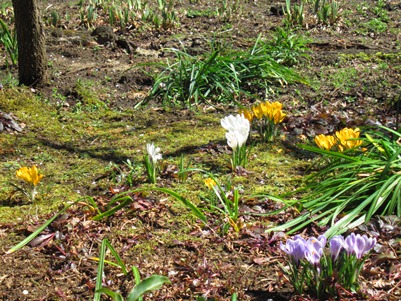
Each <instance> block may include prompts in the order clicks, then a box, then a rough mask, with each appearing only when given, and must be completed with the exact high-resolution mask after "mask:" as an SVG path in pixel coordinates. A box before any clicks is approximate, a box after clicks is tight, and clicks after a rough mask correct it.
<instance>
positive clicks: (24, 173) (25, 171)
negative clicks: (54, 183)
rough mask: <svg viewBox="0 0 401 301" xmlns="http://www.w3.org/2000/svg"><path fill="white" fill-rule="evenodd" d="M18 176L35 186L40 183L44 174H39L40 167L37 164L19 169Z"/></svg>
mask: <svg viewBox="0 0 401 301" xmlns="http://www.w3.org/2000/svg"><path fill="white" fill-rule="evenodd" d="M16 176H17V178H20V179H22V180H24V181H25V182H27V183H29V184H33V185H34V186H36V185H38V184H39V182H40V180H42V178H43V175H40V174H39V172H38V168H37V167H36V166H35V165H34V166H32V167H26V166H24V167H21V168H20V169H18V170H17V172H16Z"/></svg>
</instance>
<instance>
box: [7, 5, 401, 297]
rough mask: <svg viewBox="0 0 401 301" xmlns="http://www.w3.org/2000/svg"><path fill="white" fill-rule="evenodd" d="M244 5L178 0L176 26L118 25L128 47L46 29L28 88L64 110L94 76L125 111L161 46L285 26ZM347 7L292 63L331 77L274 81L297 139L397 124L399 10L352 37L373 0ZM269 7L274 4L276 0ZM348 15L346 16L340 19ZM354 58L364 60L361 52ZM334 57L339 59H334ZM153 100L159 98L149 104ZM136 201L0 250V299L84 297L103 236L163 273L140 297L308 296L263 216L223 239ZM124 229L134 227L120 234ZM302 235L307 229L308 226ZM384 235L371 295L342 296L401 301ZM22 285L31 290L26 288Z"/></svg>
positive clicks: (113, 272) (71, 218) (124, 287)
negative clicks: (224, 12)
mask: <svg viewBox="0 0 401 301" xmlns="http://www.w3.org/2000/svg"><path fill="white" fill-rule="evenodd" d="M244 2H245V3H244V4H243V6H242V7H243V9H242V12H241V14H239V15H238V17H236V15H234V16H233V17H232V20H230V22H227V21H222V20H220V19H218V18H217V17H215V16H214V17H213V16H212V17H211V16H196V17H191V18H190V17H188V16H187V14H185V13H184V12H185V11H187V12H188V11H190V10H192V11H194V10H198V11H207V10H208V9H210V8H214V7H215V5H213V4H211V3H206V2H205V1H202V0H201V1H194V3H193V4H190V3H188V1H181V2H180V4H177V9H178V10H179V11H180V12H182V13H181V14H180V18H179V20H180V25H179V26H177V27H173V28H171V29H168V30H143V29H141V28H140V26H138V27H136V28H133V29H130V30H125V29H124V30H121V29H116V31H115V34H116V35H117V36H119V37H123V38H124V39H125V41H126V42H127V43H128V45H130V46H129V47H128V46H127V47H128V48H126V49H124V48H123V47H122V46H121V45H120V46H119V45H117V44H116V43H110V44H105V45H102V44H98V43H97V42H96V41H95V39H94V37H93V36H91V35H90V34H91V31H92V30H87V29H85V28H83V27H78V26H76V25H75V24H73V22H70V23H69V24H67V25H66V26H65V27H62V26H61V27H59V28H54V27H50V26H47V27H46V35H47V51H48V57H49V62H50V65H49V72H50V74H51V77H52V81H51V83H50V84H49V86H48V87H44V88H42V89H38V90H36V91H35V93H38V95H41V96H42V97H44V98H47V99H48V100H49V101H50V102H54V103H55V104H56V103H57V102H58V101H60V99H59V98H60V96H63V97H65V99H66V104H64V105H65V106H66V107H73V105H74V104H75V103H77V102H79V101H80V99H79V93H78V92H77V85H76V84H77V79H81V80H83V81H84V80H90V81H92V82H96V83H97V85H98V86H97V87H99V91H100V92H99V94H98V96H99V98H100V100H102V101H104V102H106V103H107V104H108V105H109V106H110V107H113V108H121V109H124V108H132V107H134V106H135V105H136V104H137V103H139V102H140V101H142V100H143V99H144V97H145V96H146V95H147V92H148V91H149V89H150V87H151V85H152V78H151V77H150V76H149V75H148V74H146V72H145V71H149V70H150V67H147V66H143V67H141V68H138V66H139V65H140V64H142V63H144V62H156V61H160V60H162V59H164V58H165V56H166V53H165V52H164V51H163V48H166V47H181V44H183V45H184V46H185V47H187V48H188V51H190V52H191V53H202V52H203V51H205V49H207V48H208V45H209V39H210V38H211V36H212V33H213V32H219V31H224V30H223V28H230V29H229V34H227V36H229V37H230V41H231V42H232V43H233V45H234V46H235V47H239V48H241V47H249V46H251V44H252V42H249V41H252V39H254V38H256V37H257V36H258V35H259V34H260V33H264V34H266V35H268V34H269V33H271V32H272V31H273V30H274V29H275V28H276V27H277V26H280V25H281V24H282V21H283V16H281V15H274V14H272V13H271V7H277V2H275V3H273V2H272V1H244ZM347 2H348V3H347V4H344V6H343V10H344V11H345V10H347V9H348V10H351V11H352V12H353V13H352V14H354V15H352V14H351V15H352V18H351V15H349V16H348V17H345V16H344V17H343V18H342V21H341V22H339V23H338V25H336V26H333V27H322V26H320V25H316V24H314V22H313V21H312V20H310V23H309V28H308V29H304V32H305V34H308V35H310V37H311V38H312V39H313V43H312V44H311V45H310V47H311V50H312V51H311V54H310V55H311V59H310V60H307V61H306V60H305V61H303V62H302V63H301V64H299V65H297V66H296V67H295V68H296V69H297V70H299V71H300V72H302V74H305V75H306V76H308V77H310V78H313V79H315V80H316V81H317V80H318V79H320V78H321V77H328V78H329V79H331V81H325V82H323V83H321V84H319V85H318V86H313V85H312V86H307V85H301V84H298V85H291V86H287V87H283V88H281V89H280V90H279V91H278V92H277V93H276V94H275V95H273V96H272V98H273V99H279V100H281V101H283V102H284V103H285V106H286V109H287V110H288V111H290V112H291V114H289V115H291V116H293V117H291V118H289V119H288V120H287V122H286V127H287V131H288V133H289V134H291V135H294V137H295V138H296V139H298V138H299V139H302V135H304V136H308V137H313V136H314V135H315V134H320V133H327V132H329V131H331V130H332V129H334V128H337V127H339V126H343V125H345V124H347V125H356V126H360V125H366V124H372V123H377V122H380V123H381V124H384V125H391V124H393V125H394V123H395V113H394V103H395V102H396V100H397V97H398V95H399V93H400V90H399V83H400V67H401V58H400V57H401V56H400V51H401V50H400V42H401V40H400V39H401V8H400V6H399V5H397V4H396V3H395V4H394V3H392V2H391V1H388V6H387V7H386V8H384V10H385V11H386V12H387V13H388V14H389V17H390V21H389V23H388V24H389V29H388V30H387V31H385V32H383V33H380V34H377V33H374V32H370V31H369V30H368V31H367V32H366V33H358V31H357V30H358V28H360V27H359V25H360V24H362V23H364V22H368V21H369V20H371V19H372V18H374V15H373V13H372V12H371V11H370V10H369V8H371V7H373V6H375V5H376V1H371V0H369V1H365V2H363V3H364V4H366V5H365V6H366V7H367V9H366V10H365V12H366V14H363V13H361V12H357V6H358V5H359V4H360V1H347ZM46 3H48V4H52V5H54V7H58V6H60V8H59V12H60V14H61V12H63V9H65V10H73V9H74V8H73V7H70V8H63V7H61V4H60V1H56V0H54V1H53V0H50V1H47V2H46ZM278 3H279V6H281V4H282V3H281V2H278ZM361 5H362V4H361ZM362 6H363V5H362ZM346 20H351V22H349V23H346ZM228 24H230V27H227V25H228ZM124 45H126V44H124ZM378 53H379V54H378ZM358 54H359V55H360V54H366V56H360V57H359V58H358V56H357V55H358ZM342 55H343V58H344V57H345V58H347V59H346V60H343V61H342V59H341V57H342ZM344 55H345V56H344ZM380 64H387V65H388V68H383V69H380ZM337 68H343V69H344V70H346V71H347V70H351V69H355V70H356V76H355V77H351V78H346V77H345V75H347V72H345V73H344V74H343V75H342V76H343V77H342V76H341V75H340V77H339V79H336V78H334V76H335V72H336V70H338V69H337ZM143 69H144V70H143ZM14 71H15V70H14ZM330 74H333V77H330V76H329V75H330ZM342 78H344V82H342V81H341V79H342ZM335 80H337V81H338V82H336V84H334V83H333V82H334V81H335ZM6 88H7V87H6ZM103 90H104V93H102V91H103ZM55 92H57V93H55ZM152 104H154V105H158V104H157V100H152ZM183 115H184V113H183V112H174V114H170V115H166V116H167V117H169V118H181V117H183ZM167 117H166V118H167ZM183 118H190V117H185V116H184V117H183ZM167 122H168V121H167ZM108 196H109V197H110V194H109V195H108ZM94 197H98V199H97V200H100V202H101V201H102V198H106V197H105V196H103V194H102V196H101V197H100V196H94ZM135 204H136V205H135ZM135 204H134V205H132V207H131V208H130V210H128V211H126V212H124V213H119V214H116V215H115V216H113V217H112V218H111V219H109V220H107V222H106V223H105V222H94V221H92V220H91V219H90V217H91V213H90V212H87V211H85V210H84V209H83V207H80V206H77V207H75V208H74V209H72V210H69V211H68V212H67V213H66V214H65V215H64V216H63V217H62V218H60V219H59V220H57V222H55V223H53V224H52V225H51V226H50V227H49V228H48V229H47V230H46V233H47V234H51V235H52V236H51V237H50V239H49V240H45V241H43V242H42V243H36V244H35V245H31V246H27V247H25V248H23V249H22V250H20V251H18V252H16V253H14V254H9V255H4V254H2V256H1V257H0V299H1V300H90V299H91V298H93V292H94V286H95V279H96V273H97V262H96V261H95V260H93V259H92V258H93V257H97V256H98V252H99V247H100V243H101V240H102V239H103V238H106V237H107V238H109V240H110V242H111V244H112V245H113V246H114V247H115V249H116V250H117V251H118V252H119V254H120V255H121V256H122V257H123V258H124V260H125V262H126V263H127V265H128V266H133V265H135V266H137V267H138V268H139V270H140V271H141V272H142V276H144V277H145V276H149V275H151V274H161V275H169V277H170V280H171V282H172V284H171V285H167V286H164V287H163V288H162V289H161V290H159V291H156V292H154V293H152V294H151V295H148V296H147V297H145V299H146V300H194V299H196V297H198V296H202V295H203V296H205V298H210V300H229V298H230V296H231V295H232V294H233V293H234V292H237V293H238V294H239V300H290V299H293V300H296V299H298V300H309V299H308V297H306V296H305V297H294V296H293V295H292V293H291V287H290V286H289V284H288V282H287V281H286V280H285V278H284V277H283V275H282V272H281V271H280V269H279V267H278V264H277V263H278V262H279V261H281V262H282V261H283V257H282V254H281V253H280V252H279V251H278V241H279V240H280V239H281V237H280V235H275V236H272V235H269V234H266V233H265V231H264V230H265V226H263V222H264V221H271V220H268V219H267V218H265V219H264V220H263V219H261V220H260V224H258V223H254V226H252V228H246V229H243V230H242V231H241V232H240V233H239V234H235V233H232V232H229V234H228V235H227V236H225V237H224V238H222V236H221V235H220V234H219V230H218V227H217V225H216V226H215V228H213V227H212V228H210V229H206V228H203V227H202V225H201V224H200V223H196V222H193V223H192V222H191V223H189V222H188V223H186V224H183V222H182V221H180V222H174V217H175V216H176V215H177V214H180V212H179V211H175V209H174V206H172V204H170V203H169V202H164V203H163V202H155V201H153V200H151V199H145V200H138V203H135ZM260 206H262V205H260ZM264 206H266V208H265V210H269V209H272V208H271V206H272V205H271V204H270V203H269V204H264ZM244 210H245V208H244ZM49 217H50V216H41V217H40V219H38V220H33V219H32V220H25V221H16V222H15V223H9V224H2V225H1V228H0V239H1V247H2V249H3V251H4V250H6V249H7V248H9V247H10V246H12V245H13V244H15V243H17V242H19V241H21V240H22V239H23V238H25V237H26V236H27V235H28V234H29V233H30V231H29V230H31V231H32V228H35V226H38V225H39V224H40V223H41V222H43V220H45V219H46V218H49ZM286 218H291V217H290V215H288V216H282V217H280V219H281V220H285V219H286ZM172 221H173V222H172ZM183 228H185V229H187V230H186V231H185V233H183V239H182V240H179V241H178V240H171V241H170V240H169V239H168V235H169V233H176V232H179V231H182V229H183ZM123 229H125V230H126V229H132V231H128V233H130V234H127V231H126V232H125V235H124V236H122V235H118V233H119V232H120V231H122V230H123ZM308 231H309V233H310V234H314V235H316V232H314V229H308ZM316 231H317V230H316ZM116 233H117V235H116ZM161 237H162V238H161ZM400 237H401V234H400V232H394V233H393V236H391V239H398V241H399V239H400ZM389 239H390V238H389V237H386V236H382V237H381V239H380V240H379V242H380V243H381V244H382V245H383V246H384V247H383V248H384V250H385V251H381V252H384V253H383V254H390V253H391V254H395V258H393V259H387V260H386V259H383V260H381V259H380V258H379V257H378V256H379V255H378V254H375V256H374V258H373V259H372V260H371V261H369V262H368V263H367V267H366V272H365V273H364V274H363V280H362V281H363V282H362V283H363V287H364V288H365V289H364V290H365V293H366V296H368V297H366V296H363V295H359V296H356V295H352V294H350V295H348V297H347V295H346V294H344V296H345V298H348V299H349V300H359V299H365V298H368V299H375V300H380V299H381V300H400V298H401V285H400V281H401V275H400V272H399V271H400V268H401V260H400V258H399V256H400V250H401V246H400V244H399V242H398V245H397V244H391V245H390V243H389ZM149 241H153V242H154V243H152V244H146V245H148V246H149V249H145V250H144V249H141V247H140V246H141V244H142V243H144V244H145V242H149ZM382 250H383V249H382ZM386 251H388V252H389V253H386ZM386 256H387V255H386ZM389 258H390V256H389ZM397 269H398V270H397ZM105 275H106V277H105V280H104V281H105V284H107V285H108V286H109V287H111V288H112V289H114V290H116V289H118V290H120V291H121V292H123V293H126V292H127V291H129V290H130V289H131V287H132V286H133V283H134V279H133V276H132V274H129V275H128V276H123V275H122V274H121V271H119V270H118V269H117V268H112V267H110V266H106V272H105ZM25 290H26V291H28V294H24V291H25Z"/></svg>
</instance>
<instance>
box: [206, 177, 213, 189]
mask: <svg viewBox="0 0 401 301" xmlns="http://www.w3.org/2000/svg"><path fill="white" fill-rule="evenodd" d="M205 185H206V186H207V187H208V188H209V189H213V187H215V186H216V182H215V181H214V180H213V179H212V178H207V179H206V180H205Z"/></svg>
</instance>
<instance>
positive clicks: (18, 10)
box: [12, 0, 47, 86]
mask: <svg viewBox="0 0 401 301" xmlns="http://www.w3.org/2000/svg"><path fill="white" fill-rule="evenodd" d="M12 1H13V7H14V17H15V28H16V30H17V41H18V77H19V83H20V85H27V86H38V85H43V84H46V83H47V60H46V48H45V35H44V32H43V27H42V22H41V18H40V14H39V8H38V3H37V0H12Z"/></svg>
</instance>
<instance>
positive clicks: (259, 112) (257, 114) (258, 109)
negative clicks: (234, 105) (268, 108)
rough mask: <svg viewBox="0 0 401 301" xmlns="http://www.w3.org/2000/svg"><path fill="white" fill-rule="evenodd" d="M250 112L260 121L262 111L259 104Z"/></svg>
mask: <svg viewBox="0 0 401 301" xmlns="http://www.w3.org/2000/svg"><path fill="white" fill-rule="evenodd" d="M252 111H253V114H254V115H255V116H256V118H257V119H261V118H262V117H263V110H262V107H261V104H260V105H257V106H253V107H252Z"/></svg>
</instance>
